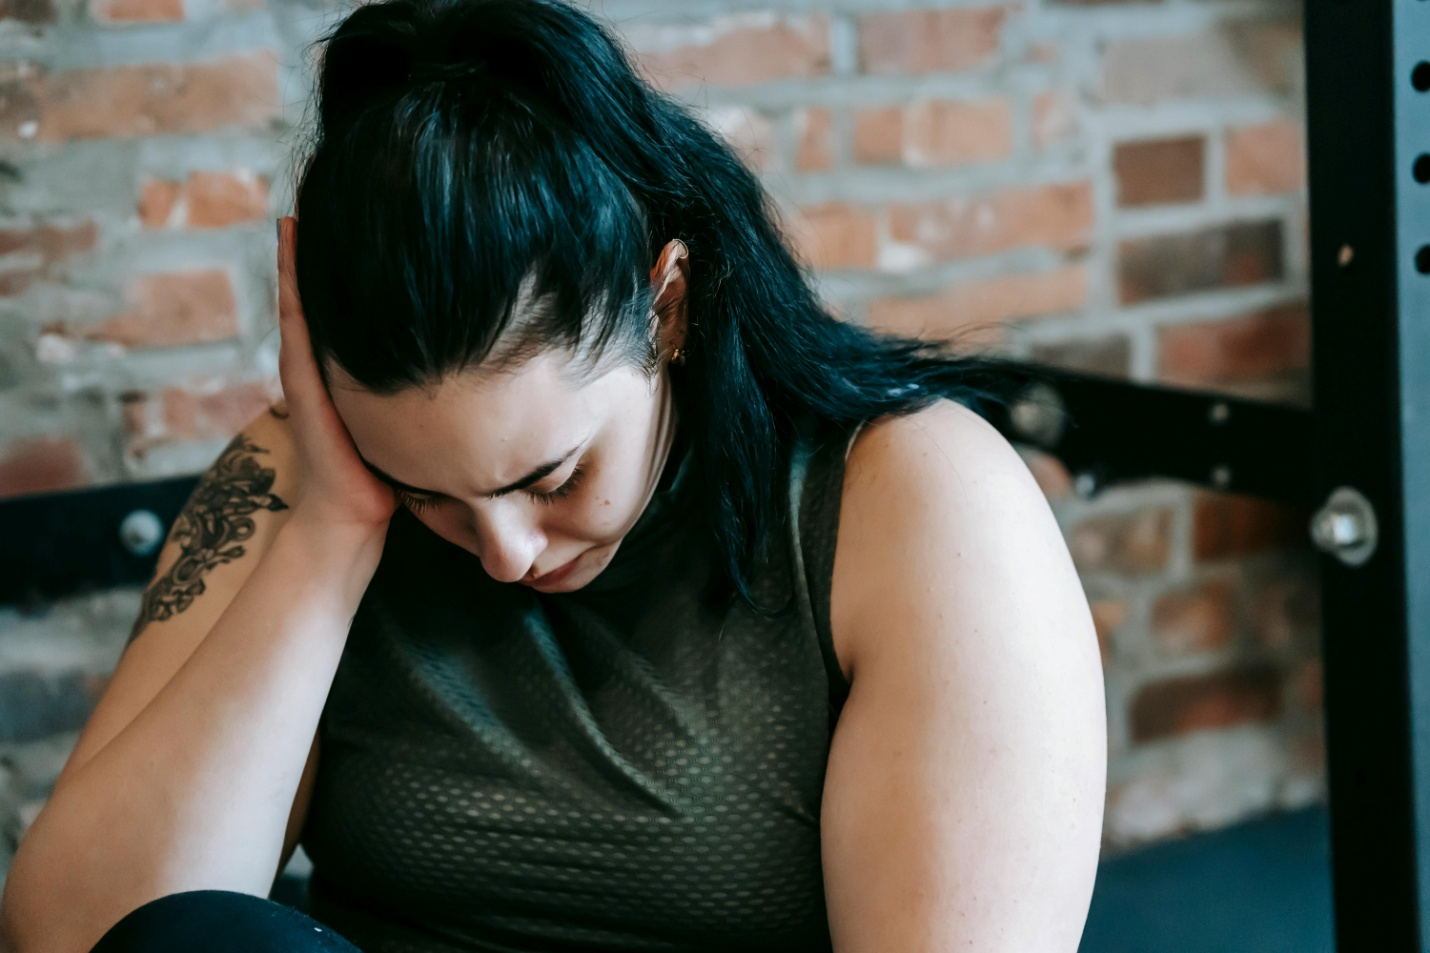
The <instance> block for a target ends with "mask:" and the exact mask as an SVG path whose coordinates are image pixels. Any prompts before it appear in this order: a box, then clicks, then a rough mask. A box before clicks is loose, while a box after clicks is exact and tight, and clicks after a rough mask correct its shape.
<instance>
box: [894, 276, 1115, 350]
mask: <svg viewBox="0 0 1430 953" xmlns="http://www.w3.org/2000/svg"><path fill="white" fill-rule="evenodd" d="M1086 302H1087V272H1086V271H1085V270H1084V269H1083V267H1082V266H1080V265H1067V266H1064V267H1062V268H1059V269H1057V270H1056V271H1046V272H1042V273H1039V274H1032V275H1007V276H1005V277H1002V278H985V279H982V280H979V281H968V282H964V283H962V284H957V285H952V286H950V287H948V288H946V289H944V290H943V291H941V292H940V293H938V294H936V295H928V296H920V297H906V298H880V299H876V300H874V301H871V302H869V304H868V311H867V314H868V322H869V324H870V325H871V326H873V327H875V328H878V329H879V330H881V331H887V332H890V333H893V334H902V335H904V336H906V337H923V338H930V339H940V340H941V339H945V338H951V337H953V336H955V335H961V334H969V333H973V332H975V331H977V330H987V329H988V327H987V326H990V325H994V326H996V325H1000V324H1002V323H1003V322H1005V321H1013V320H1018V319H1020V318H1034V317H1040V316H1043V315H1048V314H1062V313H1066V312H1069V311H1076V310H1078V309H1079V308H1081V307H1082V306H1083V305H1084V304H1085V303H1086ZM993 330H994V335H993V336H994V337H995V338H996V337H998V336H1000V335H1001V331H998V330H997V328H996V327H995V328H994V329H993Z"/></svg>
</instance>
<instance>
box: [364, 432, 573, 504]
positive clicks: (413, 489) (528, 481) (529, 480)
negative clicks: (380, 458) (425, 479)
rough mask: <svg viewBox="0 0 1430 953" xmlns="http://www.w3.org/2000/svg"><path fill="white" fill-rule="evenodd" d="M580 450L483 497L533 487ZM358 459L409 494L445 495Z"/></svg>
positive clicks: (489, 497)
mask: <svg viewBox="0 0 1430 953" xmlns="http://www.w3.org/2000/svg"><path fill="white" fill-rule="evenodd" d="M579 449H581V448H580V446H579V445H578V446H575V447H572V448H571V449H570V450H567V451H566V452H565V453H564V454H562V455H561V456H560V457H559V458H557V459H555V460H551V461H548V462H546V463H543V464H541V465H540V466H538V467H536V468H535V469H533V470H532V471H531V472H530V473H528V474H527V475H526V476H524V477H522V478H521V479H520V480H517V481H515V482H513V483H508V484H507V485H506V486H504V487H501V488H500V489H496V490H492V491H491V492H490V493H484V494H483V496H485V497H487V499H496V498H497V497H500V496H506V495H508V494H510V493H515V492H516V491H517V490H524V489H526V488H527V487H529V486H531V485H532V484H533V483H539V482H540V481H542V480H544V479H546V478H547V477H549V476H550V475H551V474H553V473H555V472H556V471H557V470H558V469H559V468H560V467H561V465H562V464H563V463H565V462H566V461H567V460H570V459H571V457H572V455H573V454H575V453H576V451H577V450H579ZM358 459H359V460H361V461H362V465H363V466H365V467H367V468H368V470H369V471H370V472H371V473H372V475H373V476H375V477H377V478H378V479H379V480H382V481H383V482H385V483H389V484H391V485H392V486H395V487H397V488H398V489H399V490H405V491H407V492H408V493H415V494H417V495H419V496H442V495H443V494H441V493H438V492H437V491H436V490H424V489H422V487H420V486H413V485H412V484H411V483H403V482H402V481H401V480H399V479H397V478H396V477H393V476H389V475H388V474H387V473H384V472H383V471H382V470H381V469H379V468H378V467H377V466H375V465H373V464H372V463H369V462H368V460H367V458H365V457H364V456H363V455H362V454H358Z"/></svg>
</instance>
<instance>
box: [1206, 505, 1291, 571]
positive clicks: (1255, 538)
mask: <svg viewBox="0 0 1430 953" xmlns="http://www.w3.org/2000/svg"><path fill="white" fill-rule="evenodd" d="M1308 522H1309V516H1308V514H1306V513H1305V512H1304V511H1302V510H1301V509H1299V508H1296V507H1291V506H1287V505H1285V504H1281V503H1273V502H1271V501H1269V500H1262V499H1258V498H1256V497H1251V496H1241V495H1238V494H1224V493H1198V494H1197V495H1196V502H1195V504H1194V506H1193V509H1192V556H1193V558H1195V559H1196V560H1198V561H1199V562H1204V561H1209V560H1217V559H1237V558H1240V557H1242V556H1252V555H1255V554H1256V553H1261V552H1266V551H1267V550H1271V549H1278V548H1282V547H1291V546H1306V545H1308V540H1309V538H1310V537H1309V535H1308V534H1309V530H1308V529H1307V525H1308Z"/></svg>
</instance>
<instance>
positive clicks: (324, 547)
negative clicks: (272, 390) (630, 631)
mask: <svg viewBox="0 0 1430 953" xmlns="http://www.w3.org/2000/svg"><path fill="white" fill-rule="evenodd" d="M294 448H295V443H294V438H293V436H292V433H291V431H290V428H289V422H288V421H286V420H282V419H279V418H278V417H277V416H271V415H269V414H267V413H265V414H263V415H260V417H258V418H257V419H255V420H254V421H253V422H252V423H250V425H249V426H248V427H246V428H245V429H244V431H243V433H241V434H240V435H239V436H238V437H236V438H235V439H234V440H233V442H232V443H230V444H229V445H228V447H227V448H226V449H225V450H224V451H223V453H222V454H221V455H220V457H219V458H218V460H217V461H216V462H215V463H214V464H213V466H212V467H211V468H210V469H209V471H208V472H207V473H206V474H205V475H204V477H203V478H202V480H201V481H200V483H199V485H198V486H197V487H196V488H195V490H194V492H193V494H192V495H191V496H190V498H189V500H188V502H187V503H186V505H185V507H184V509H183V512H182V514H181V515H180V516H179V518H178V519H177V520H176V522H175V524H174V526H173V528H172V530H171V531H170V534H169V538H168V540H167V542H166V544H165V546H164V549H163V550H162V552H161V554H160V558H159V562H158V565H157V568H156V573H155V576H154V578H153V581H152V582H151V584H150V585H149V587H148V589H147V591H146V592H145V595H144V599H143V607H142V609H141V611H140V614H139V618H138V619H137V621H136V622H135V625H134V628H133V631H132V632H131V634H130V641H129V644H128V645H127V646H126V648H125V651H124V654H123V657H122V658H121V659H120V662H119V665H118V667H117V668H116V670H115V673H114V676H113V678H112V679H111V681H110V683H109V685H108V687H107V688H106V690H105V692H104V695H103V697H102V698H101V699H100V700H99V703H98V705H97V707H96V709H95V711H94V713H93V714H92V715H91V717H90V719H89V722H88V724H87V725H86V726H85V728H84V731H83V732H82V733H81V735H80V738H79V741H78V743H77V745H76V747H75V749H74V751H73V753H72V754H71V756H70V759H69V762H68V763H67V764H66V765H65V767H64V770H63V771H62V772H61V774H60V777H59V780H58V782H57V784H56V786H55V790H54V793H53V795H52V796H51V798H50V800H49V802H48V803H47V804H46V806H45V808H44V810H43V811H41V813H40V815H39V817H38V818H37V819H36V820H35V822H34V825H33V826H32V827H31V829H30V831H29V833H28V834H27V835H26V837H25V840H24V842H23V844H22V845H21V848H20V850H19V853H18V854H17V855H16V857H15V861H14V864H13V866H12V867H11V868H10V874H9V877H8V879H7V882H6V884H5V893H4V901H3V909H0V932H3V934H4V938H5V940H6V941H7V944H8V947H9V949H11V950H14V951H16V953H28V951H30V950H43V951H47V953H49V951H53V953H82V951H86V950H88V949H89V948H90V947H91V946H92V945H93V944H94V942H95V941H96V940H98V938H99V936H100V935H101V934H102V933H103V932H104V931H105V930H106V929H108V927H109V926H110V925H112V924H113V923H114V922H116V921H117V920H119V919H120V918H121V917H122V916H123V915H124V914H125V913H127V912H129V911H130V910H132V909H134V908H135V907H137V906H140V905H141V904H143V903H145V902H147V901H148V900H151V899H154V898H156V897H159V896H163V895H165V894H168V893H174V892H178V891H181V890H194V889H205V888H217V889H229V890H239V891H243V892H248V893H253V894H257V895H260V896H262V895H266V894H267V892H268V890H269V889H270V887H271V885H272V881H273V878H274V876H275V872H276V871H277V870H278V869H279V866H280V863H281V862H282V860H283V859H285V858H286V856H287V854H288V852H289V851H290V850H291V848H292V844H293V842H294V841H295V840H296V835H297V831H298V828H299V826H300V825H301V822H302V814H303V811H304V810H305V805H306V797H307V790H308V783H309V782H310V781H311V777H312V771H313V768H314V767H315V764H316V760H315V759H316V757H317V747H316V737H315V732H316V726H317V722H318V717H319V715H320V713H321V711H322V706H323V703H324V701H325V699H326V697H327V693H328V688H329V686H330V685H331V682H332V677H333V674H334V672H335V671H336V668H337V661H338V658H339V656H340V654H341V651H342V646H343V644H344V642H345V640H346V636H347V629H348V624H349V623H350V621H351V619H352V616H353V614H354V612H355V611H356V608H357V604H358V601H359V600H360V598H361V596H362V593H363V591H364V590H365V588H366V586H367V582H368V580H369V579H370V578H371V575H372V572H373V570H374V569H375V567H376V565H377V559H378V557H379V555H380V552H381V546H382V538H381V536H380V535H379V534H377V533H376V532H375V531H374V530H367V531H359V530H357V529H356V528H355V527H354V526H353V525H351V524H347V525H342V524H336V525H335V524H333V523H332V522H331V521H321V520H315V519H311V518H308V516H309V514H308V511H307V510H306V509H305V508H304V507H302V506H295V505H294V502H295V501H296V500H298V499H299V498H300V497H301V488H300V487H299V486H298V485H297V483H298V481H297V476H296V474H297V473H298V472H299V471H301V470H302V468H301V467H298V466H296V465H295V462H294V461H295V457H296V453H295V449H294ZM305 764H306V767H305Z"/></svg>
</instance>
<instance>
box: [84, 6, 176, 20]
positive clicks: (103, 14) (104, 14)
mask: <svg viewBox="0 0 1430 953" xmlns="http://www.w3.org/2000/svg"><path fill="white" fill-rule="evenodd" d="M89 15H90V16H91V17H93V18H94V19H95V20H97V21H98V22H100V23H121V24H122V23H173V22H176V21H180V20H183V19H184V3H183V0H90V3H89Z"/></svg>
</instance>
